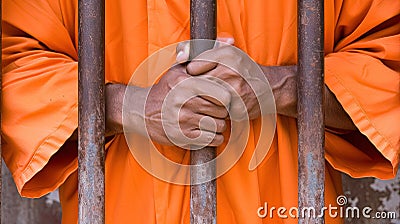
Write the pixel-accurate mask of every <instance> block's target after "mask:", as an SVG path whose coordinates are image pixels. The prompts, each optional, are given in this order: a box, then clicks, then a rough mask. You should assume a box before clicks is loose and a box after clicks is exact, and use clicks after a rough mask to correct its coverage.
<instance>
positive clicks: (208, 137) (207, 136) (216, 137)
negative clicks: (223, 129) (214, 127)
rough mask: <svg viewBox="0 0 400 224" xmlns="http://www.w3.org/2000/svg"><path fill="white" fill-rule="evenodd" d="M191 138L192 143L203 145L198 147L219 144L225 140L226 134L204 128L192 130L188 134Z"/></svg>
mask: <svg viewBox="0 0 400 224" xmlns="http://www.w3.org/2000/svg"><path fill="white" fill-rule="evenodd" d="M186 135H187V137H188V138H190V139H191V140H190V145H193V146H201V147H196V148H198V149H200V148H203V147H206V146H214V147H216V146H219V145H221V144H222V143H223V142H224V136H223V135H222V134H218V133H217V134H216V133H213V132H208V131H203V130H198V129H197V130H192V131H190V132H189V133H188V134H186Z"/></svg>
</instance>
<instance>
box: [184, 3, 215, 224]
mask: <svg viewBox="0 0 400 224" xmlns="http://www.w3.org/2000/svg"><path fill="white" fill-rule="evenodd" d="M216 16H217V6H216V0H191V1H190V38H191V39H212V40H214V39H215V38H216V36H217V29H216ZM212 47H213V45H207V44H204V43H202V44H197V43H196V42H194V43H192V44H191V49H190V55H191V58H193V57H195V56H196V55H198V54H200V53H201V52H203V51H205V50H208V49H210V48H212ZM215 156H216V149H215V148H214V147H205V148H203V149H200V150H192V151H191V154H190V158H191V164H192V165H196V164H203V163H206V162H208V161H210V160H212V159H213V158H215ZM215 169H216V165H215V164H213V167H212V168H211V169H209V170H206V173H204V172H201V171H200V170H198V169H196V168H192V169H191V170H190V177H191V180H192V183H193V182H194V181H193V180H197V179H199V178H204V176H203V175H206V176H212V177H215V172H216V170H215ZM190 223H192V224H215V223H217V184H216V180H215V178H213V180H212V181H209V182H206V183H203V184H197V185H191V187H190Z"/></svg>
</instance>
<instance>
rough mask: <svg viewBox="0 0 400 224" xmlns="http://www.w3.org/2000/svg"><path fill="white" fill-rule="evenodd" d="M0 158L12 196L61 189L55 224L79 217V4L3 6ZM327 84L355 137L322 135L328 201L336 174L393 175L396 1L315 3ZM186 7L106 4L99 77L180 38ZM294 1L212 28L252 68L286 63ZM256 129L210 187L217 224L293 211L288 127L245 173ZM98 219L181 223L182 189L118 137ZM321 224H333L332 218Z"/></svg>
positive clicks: (242, 10) (140, 0) (224, 6)
mask: <svg viewBox="0 0 400 224" xmlns="http://www.w3.org/2000/svg"><path fill="white" fill-rule="evenodd" d="M3 7H4V8H3V23H2V24H3V31H4V32H3V49H2V50H3V65H2V69H3V94H4V95H3V105H2V109H3V111H2V113H3V114H2V116H3V117H2V119H3V123H2V130H3V145H2V147H3V158H4V160H5V161H6V164H7V166H8V167H9V168H10V170H11V172H12V174H13V177H14V180H15V182H16V185H17V187H18V190H19V192H20V193H21V195H23V196H27V197H40V196H42V195H44V194H46V193H48V192H50V191H52V190H54V189H56V188H57V187H60V199H61V201H62V207H63V223H68V224H69V223H76V220H77V174H76V168H77V161H76V145H74V143H67V144H64V142H65V141H66V140H67V139H68V138H69V136H70V135H71V134H72V132H73V131H74V130H75V129H76V128H77V39H78V38H77V36H78V33H77V23H78V20H77V1H67V0H38V1H34V2H33V1H28V0H18V1H16V0H14V1H12V0H5V1H3ZM325 8H326V9H325V26H326V27H325V52H326V71H325V72H326V74H325V76H326V84H327V85H328V87H329V88H330V89H331V90H332V91H333V92H334V93H335V95H336V96H337V98H338V100H339V101H340V102H341V103H342V105H343V107H344V108H345V110H346V111H347V112H348V114H349V115H350V117H351V118H352V119H353V121H354V123H355V124H356V126H357V127H358V128H359V130H360V133H362V135H361V134H360V133H354V134H348V135H343V136H338V135H334V134H331V133H329V132H327V133H326V159H327V161H328V163H326V168H327V169H326V193H325V194H326V203H327V204H333V205H335V201H336V196H337V195H338V194H340V193H341V186H340V185H341V183H340V175H339V172H337V171H335V170H334V169H336V170H340V171H342V172H345V173H348V174H350V175H352V176H354V177H362V176H375V177H379V178H384V179H389V178H392V177H394V176H395V173H396V171H397V168H398V162H399V149H400V126H399V125H394V124H393V122H395V121H398V120H400V93H399V92H400V91H399V89H400V86H399V85H400V80H399V77H400V75H399V71H400V65H399V61H400V45H399V43H400V34H399V33H400V23H399V14H400V2H399V1H397V0H392V1H389V0H388V1H372V0H360V1H343V0H336V1H333V0H326V1H325ZM188 13H189V1H188V0H185V1H181V0H167V1H161V0H147V1H146V0H136V1H128V0H117V1H106V79H107V81H108V82H119V83H127V82H128V81H129V79H130V75H131V74H132V73H133V71H134V70H135V68H136V67H137V66H138V65H139V63H141V62H142V61H143V60H144V59H145V58H146V57H147V56H148V55H149V54H150V53H152V52H154V51H156V50H157V49H159V48H161V47H163V46H166V45H168V44H170V43H174V42H177V41H180V40H185V39H188V38H189V14H188ZM296 24H297V19H296V1H295V0H285V1H265V0H256V1H241V0H229V1H227V0H225V1H224V0H220V1H218V31H219V32H221V33H229V34H232V35H233V36H234V38H235V45H236V46H237V47H239V48H241V49H243V50H244V51H246V52H247V53H248V54H249V55H250V56H251V57H252V58H253V59H255V61H256V62H258V63H259V64H262V65H287V64H295V63H296V61H297V52H296V47H297V45H296V37H297V33H296V32H297V31H296ZM257 122H258V121H254V122H253V126H252V127H254V131H252V133H251V135H252V136H253V137H252V136H251V138H250V140H249V143H248V147H247V148H246V151H245V153H244V155H243V157H242V158H241V159H240V160H239V161H238V163H237V164H236V165H235V166H234V167H233V168H232V169H231V170H230V171H229V172H228V173H226V174H225V175H223V176H222V177H220V178H219V179H218V180H217V185H218V198H217V201H218V206H217V213H218V223H283V222H285V223H297V221H296V220H293V219H277V217H276V215H275V219H274V220H272V221H271V220H270V219H268V218H266V219H260V218H258V217H257V209H258V207H260V206H262V205H263V204H264V202H268V205H269V206H270V207H271V206H276V207H279V206H285V207H287V208H289V207H291V206H296V205H297V137H296V136H297V129H296V121H295V119H292V118H288V117H284V116H278V118H277V130H276V135H275V139H274V142H273V144H272V146H271V150H270V152H269V154H268V155H267V158H266V159H265V160H264V161H263V163H262V165H261V166H259V167H258V168H257V169H256V170H255V171H252V172H250V171H248V169H247V167H248V163H249V160H250V158H251V155H252V152H253V147H254V142H253V141H252V139H254V136H255V135H256V134H257V133H256V132H257V131H256V130H257V129H256V128H255V127H257ZM106 219H107V220H106V222H107V223H189V189H188V187H183V186H177V185H171V184H167V183H164V182H162V181H159V180H157V179H155V178H153V177H152V176H150V175H149V174H148V173H147V172H145V171H144V170H143V169H142V168H141V167H140V165H139V164H138V163H137V162H136V161H135V160H134V158H133V157H132V155H131V154H130V152H129V149H128V148H127V146H126V143H125V139H124V137H123V136H117V137H116V138H115V139H114V140H113V141H112V142H111V143H110V144H109V145H108V146H107V155H106ZM327 222H328V223H337V222H338V223H340V222H341V221H340V220H338V219H336V220H331V219H329V217H328V220H327Z"/></svg>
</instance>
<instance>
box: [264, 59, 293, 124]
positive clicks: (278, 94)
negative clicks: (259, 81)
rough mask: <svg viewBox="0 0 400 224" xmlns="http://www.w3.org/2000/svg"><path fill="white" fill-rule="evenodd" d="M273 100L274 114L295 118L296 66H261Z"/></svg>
mask: <svg viewBox="0 0 400 224" xmlns="http://www.w3.org/2000/svg"><path fill="white" fill-rule="evenodd" d="M261 69H262V71H263V72H264V75H265V76H266V78H267V80H268V82H269V84H270V86H271V88H272V93H273V95H274V98H275V105H276V112H277V113H278V114H281V115H285V116H289V117H297V85H296V74H297V66H295V65H289V66H261Z"/></svg>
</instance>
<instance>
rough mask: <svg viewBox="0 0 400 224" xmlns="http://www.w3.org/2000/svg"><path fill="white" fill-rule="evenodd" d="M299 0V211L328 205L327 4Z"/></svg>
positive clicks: (302, 219)
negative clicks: (326, 150) (325, 118)
mask: <svg viewBox="0 0 400 224" xmlns="http://www.w3.org/2000/svg"><path fill="white" fill-rule="evenodd" d="M323 2H324V1H323V0H299V1H298V60H299V62H298V78H299V79H298V107H297V108H298V118H297V122H298V123H297V126H298V131H299V136H298V141H299V142H298V144H299V145H298V153H299V160H298V169H299V173H298V180H299V182H298V187H299V192H298V193H299V195H298V197H299V213H301V212H302V211H303V208H305V207H312V208H314V209H315V211H316V213H317V214H316V216H318V215H319V214H318V213H319V212H320V211H321V209H322V208H323V207H324V179H325V158H324V112H323V94H324V92H323V90H324V51H323V49H324V39H323V37H324V24H323V23H324V16H323V15H324V14H323V12H324V5H323ZM304 215H305V217H301V216H302V215H300V218H299V221H298V223H324V217H314V215H313V214H311V215H308V214H307V213H305V214H304Z"/></svg>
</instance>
